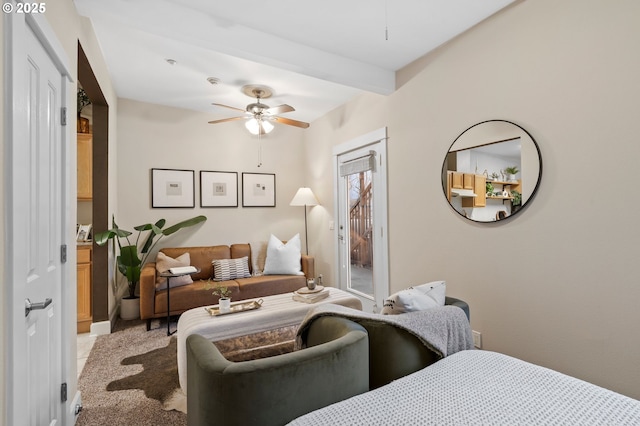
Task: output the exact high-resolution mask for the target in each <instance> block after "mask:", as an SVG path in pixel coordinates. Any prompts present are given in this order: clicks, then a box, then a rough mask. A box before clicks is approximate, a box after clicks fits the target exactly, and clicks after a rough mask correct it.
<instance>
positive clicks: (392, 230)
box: [305, 0, 640, 398]
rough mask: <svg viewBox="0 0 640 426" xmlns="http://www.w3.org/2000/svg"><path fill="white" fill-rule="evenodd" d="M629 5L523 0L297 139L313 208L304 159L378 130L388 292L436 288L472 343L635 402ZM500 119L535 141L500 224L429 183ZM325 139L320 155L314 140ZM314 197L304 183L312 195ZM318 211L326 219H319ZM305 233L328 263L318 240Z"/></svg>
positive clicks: (632, 16) (639, 90) (639, 63)
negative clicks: (461, 142) (533, 167)
mask: <svg viewBox="0 0 640 426" xmlns="http://www.w3.org/2000/svg"><path fill="white" fill-rule="evenodd" d="M637 16H640V3H638V2H636V1H633V0H626V1H618V2H616V3H615V5H614V4H612V3H610V2H605V1H602V0H590V1H579V0H572V1H563V2H556V1H553V0H538V1H535V2H534V1H529V2H522V3H520V4H517V5H516V6H515V7H512V8H510V9H508V10H506V11H505V12H503V13H500V14H498V15H497V16H494V17H492V18H490V19H488V20H487V21H485V22H484V23H482V24H480V25H478V26H477V27H475V28H474V29H472V30H471V31H469V32H468V33H466V34H464V35H462V36H461V37H458V38H457V39H456V40H454V41H453V42H451V43H449V44H448V45H447V46H445V47H444V48H442V49H439V50H438V51H437V52H436V53H435V54H433V55H432V56H431V57H429V58H427V60H423V61H421V63H422V64H424V65H425V67H424V69H423V70H422V71H421V72H419V73H418V74H417V75H416V76H415V77H414V78H413V79H411V80H410V81H408V82H406V83H405V84H404V85H403V86H402V87H401V88H400V89H399V90H398V91H397V92H396V93H394V94H393V95H391V96H390V97H389V98H387V99H383V100H382V101H378V100H377V99H374V100H373V101H371V100H370V98H371V97H363V98H359V99H358V100H356V101H354V102H351V103H349V104H347V105H345V106H344V107H342V108H340V109H339V110H337V111H334V112H333V113H332V114H330V115H329V116H328V117H325V118H324V119H322V120H319V121H318V122H317V123H313V125H312V126H311V127H310V128H309V130H308V131H307V134H306V137H305V143H307V145H308V150H309V151H308V154H307V155H308V159H309V167H310V170H322V171H323V172H322V173H321V174H320V175H319V176H318V177H316V178H314V180H313V181H314V182H317V183H318V185H322V188H319V189H318V192H319V193H320V194H321V195H322V196H323V201H324V202H325V203H326V204H328V203H329V202H330V200H328V198H330V197H331V193H332V192H331V188H330V187H329V186H328V185H330V182H331V181H330V179H329V178H328V177H326V176H325V174H324V172H325V171H328V169H329V167H330V162H329V159H328V158H327V159H326V160H325V161H323V163H322V164H321V165H318V164H317V163H316V160H315V158H317V156H315V155H313V153H314V152H316V151H317V150H320V149H321V150H322V152H323V153H328V152H329V151H330V147H329V146H328V145H329V144H338V143H340V142H343V141H344V140H345V139H348V138H350V137H354V136H357V135H359V134H364V133H366V132H368V131H370V130H372V129H374V128H378V127H382V126H384V125H388V126H389V136H390V140H389V154H388V157H389V235H390V263H391V265H390V276H391V290H392V291H396V290H399V289H401V288H404V287H407V286H409V285H412V284H418V283H422V282H425V281H430V280H436V279H446V280H447V283H448V289H447V291H448V294H449V295H452V296H457V297H460V298H462V299H465V300H466V301H467V302H469V304H470V306H471V317H472V327H473V328H474V329H475V330H477V331H480V332H481V333H482V337H483V346H484V348H485V349H489V350H495V351H499V352H504V353H507V354H510V355H513V356H516V357H519V358H522V359H525V360H528V361H531V362H534V363H538V364H541V365H544V366H547V367H550V368H554V369H557V370H559V371H562V372H565V373H568V374H571V375H574V376H577V377H579V378H582V379H585V380H588V381H591V382H593V383H596V384H598V385H601V386H604V387H607V388H611V389H614V390H616V391H619V392H622V393H624V394H627V395H630V396H632V397H634V398H640V386H639V385H638V384H639V383H640V367H639V366H640V364H639V363H638V360H640V340H638V339H637V326H638V324H640V310H639V309H638V308H637V303H638V300H640V285H638V280H637V273H636V271H635V263H636V262H637V261H638V249H637V245H636V241H638V239H639V238H640V226H638V224H637V211H638V208H640V205H639V203H640V202H639V201H638V198H637V197H634V196H633V195H632V192H633V190H632V189H631V187H630V186H629V183H630V182H635V180H636V179H635V175H636V174H637V173H636V171H635V168H636V167H637V162H638V159H639V158H640V144H638V141H637V140H636V138H635V135H636V134H637V131H636V126H637V115H638V107H637V100H638V99H640V86H639V85H638V84H637V76H638V75H640V55H638V49H637V43H638V40H640V27H638V26H637V19H636V18H637ZM487 119H505V120H510V121H513V122H516V123H518V124H519V125H521V126H523V127H524V128H525V129H527V130H528V131H529V132H530V133H531V134H532V136H533V137H534V138H535V139H536V140H537V142H538V144H539V145H540V149H541V152H542V158H543V166H544V170H543V176H542V183H541V188H540V190H539V191H538V195H537V196H536V198H535V199H534V200H533V202H532V203H531V205H530V206H529V207H528V208H526V209H525V210H524V211H523V212H522V213H521V214H520V215H519V216H517V217H515V218H513V220H509V221H506V222H504V223H500V224H485V225H481V224H476V223H472V222H469V221H466V220H464V219H463V218H462V217H460V216H459V215H458V214H456V213H454V212H453V211H452V209H451V208H450V207H449V205H448V203H447V202H446V200H445V198H444V196H443V193H442V187H441V180H440V174H441V167H442V161H443V159H444V156H445V154H446V152H447V150H448V148H449V145H450V144H451V143H452V142H453V140H454V139H455V138H456V137H457V136H458V135H459V134H460V133H461V132H462V131H463V130H464V129H466V128H467V127H469V126H470V125H472V124H474V123H477V122H480V121H484V120H487ZM320 141H324V145H322V148H319V147H318V146H316V144H318V143H320ZM314 190H315V188H314ZM331 212H332V211H331ZM314 220H317V221H319V222H322V223H314V224H313V225H312V227H313V228H314V229H316V228H317V231H316V234H314V237H313V238H312V241H314V243H313V245H314V249H315V250H317V251H319V252H320V253H322V257H323V259H321V260H320V262H321V263H325V262H331V260H332V259H333V244H334V242H333V239H332V234H331V233H330V232H329V231H325V229H328V228H325V226H326V223H324V222H327V221H328V220H331V219H330V218H325V217H324V216H323V217H319V218H316V217H314Z"/></svg>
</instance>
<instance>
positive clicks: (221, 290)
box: [204, 278, 231, 299]
mask: <svg viewBox="0 0 640 426" xmlns="http://www.w3.org/2000/svg"><path fill="white" fill-rule="evenodd" d="M212 288H213V291H212V292H211V294H213V295H214V296H219V297H220V298H221V299H222V298H228V297H229V296H231V289H230V288H229V287H227V286H226V285H223V284H217V283H216V284H214V283H212V282H211V278H209V279H208V280H207V281H205V283H204V289H205V290H211V289H212Z"/></svg>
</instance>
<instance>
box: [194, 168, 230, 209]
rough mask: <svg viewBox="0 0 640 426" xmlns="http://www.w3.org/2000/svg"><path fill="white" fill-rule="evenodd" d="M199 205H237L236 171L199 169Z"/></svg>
mask: <svg viewBox="0 0 640 426" xmlns="http://www.w3.org/2000/svg"><path fill="white" fill-rule="evenodd" d="M200 207H238V172H210V171H206V170H201V171H200Z"/></svg>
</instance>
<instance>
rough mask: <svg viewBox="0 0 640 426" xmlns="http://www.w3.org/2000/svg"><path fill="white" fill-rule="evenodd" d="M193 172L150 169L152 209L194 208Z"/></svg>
mask: <svg viewBox="0 0 640 426" xmlns="http://www.w3.org/2000/svg"><path fill="white" fill-rule="evenodd" d="M195 206H196V203H195V172H194V171H193V170H174V169H151V207H152V208H194V207H195Z"/></svg>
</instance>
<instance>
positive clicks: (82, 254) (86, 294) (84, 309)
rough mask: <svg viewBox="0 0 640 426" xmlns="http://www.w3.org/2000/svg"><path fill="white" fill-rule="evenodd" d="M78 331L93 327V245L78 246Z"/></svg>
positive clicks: (86, 330)
mask: <svg viewBox="0 0 640 426" xmlns="http://www.w3.org/2000/svg"><path fill="white" fill-rule="evenodd" d="M77 251H78V283H77V287H78V333H86V332H88V331H89V330H90V329H91V322H92V320H93V316H92V313H91V265H92V255H93V250H92V249H91V246H78V250H77Z"/></svg>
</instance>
